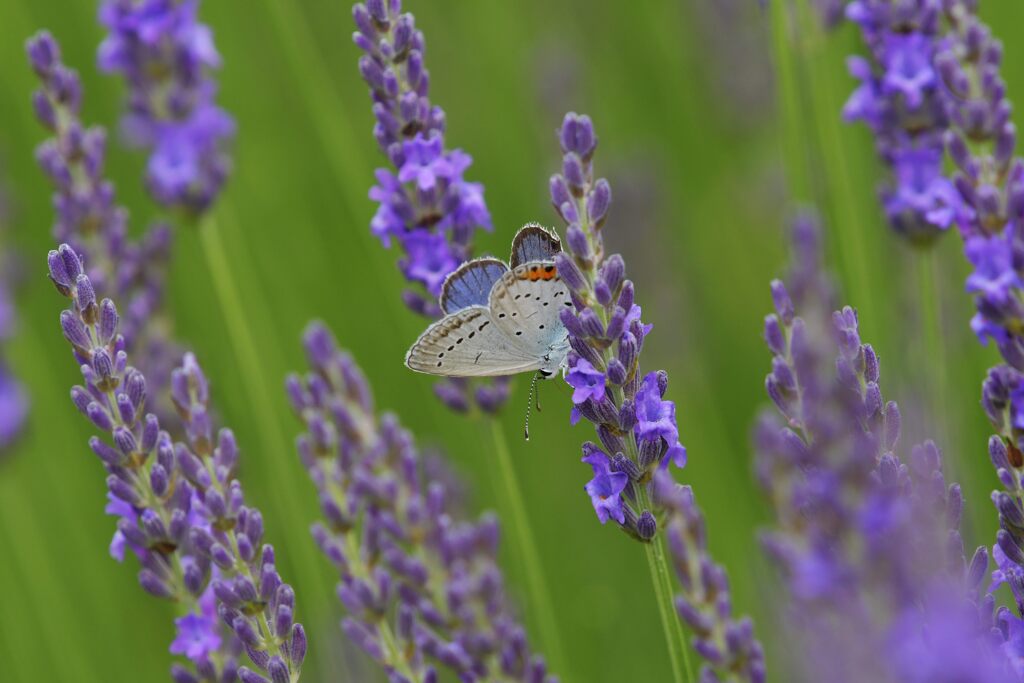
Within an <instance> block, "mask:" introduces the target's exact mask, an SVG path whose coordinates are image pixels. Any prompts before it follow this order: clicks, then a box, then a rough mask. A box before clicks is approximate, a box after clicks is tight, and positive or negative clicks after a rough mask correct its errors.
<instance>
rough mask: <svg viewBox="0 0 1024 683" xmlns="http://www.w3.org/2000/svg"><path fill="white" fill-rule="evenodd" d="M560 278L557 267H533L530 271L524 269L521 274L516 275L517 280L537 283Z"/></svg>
mask: <svg viewBox="0 0 1024 683" xmlns="http://www.w3.org/2000/svg"><path fill="white" fill-rule="evenodd" d="M556 277H558V269H557V268H555V266H544V267H543V268H541V267H540V266H533V267H532V268H530V269H529V270H526V269H524V270H523V271H522V272H520V273H516V279H519V280H529V281H530V282H536V281H537V280H554V279H555V278H556Z"/></svg>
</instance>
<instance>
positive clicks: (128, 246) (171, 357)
mask: <svg viewBox="0 0 1024 683" xmlns="http://www.w3.org/2000/svg"><path fill="white" fill-rule="evenodd" d="M26 48H27V52H28V56H29V61H30V63H31V65H32V68H33V70H34V71H35V73H36V75H37V76H38V77H39V80H40V81H41V86H40V87H39V88H38V89H37V90H36V91H35V92H34V93H33V95H32V104H33V106H34V109H35V112H36V118H37V119H38V120H39V122H40V123H41V124H42V125H43V127H44V128H46V129H47V130H48V131H49V132H50V133H52V134H53V137H52V138H50V139H48V140H46V141H44V142H43V143H42V144H40V145H39V147H38V148H37V149H36V158H37V160H38V162H39V165H40V167H41V168H42V169H43V172H44V173H45V174H46V175H47V176H48V177H49V178H50V181H51V182H52V183H53V186H54V194H53V204H54V207H55V209H56V221H55V222H54V226H53V235H54V238H55V240H56V241H57V242H58V243H61V242H67V243H68V244H70V245H71V246H72V247H73V248H74V250H75V252H76V253H78V254H81V255H82V258H83V261H84V262H85V264H86V273H87V275H88V276H89V280H90V282H91V283H92V284H93V287H94V288H95V290H96V296H97V300H101V299H103V298H104V297H114V298H116V299H117V300H118V301H121V302H123V305H124V307H123V310H122V312H123V313H124V316H123V318H122V320H121V332H122V335H123V336H124V339H125V344H126V350H128V351H129V352H130V353H132V355H133V356H134V357H135V358H136V361H137V362H138V364H139V367H140V369H141V370H142V371H143V372H144V373H145V374H146V376H147V377H148V378H149V383H150V386H151V388H153V390H154V392H153V393H154V398H155V403H156V405H154V406H153V407H154V409H155V412H156V413H157V415H158V416H159V417H161V418H162V419H163V420H164V422H167V423H170V421H171V417H170V416H171V414H172V412H173V411H172V409H171V407H170V405H169V402H168V401H167V400H166V392H165V391H164V389H165V388H166V386H167V381H168V380H169V378H170V372H171V369H172V368H173V366H174V363H176V362H177V358H178V357H180V354H181V351H180V349H179V348H178V345H177V344H176V343H175V342H174V341H172V340H170V339H168V338H167V332H166V330H167V328H169V327H171V324H170V321H169V319H168V318H167V316H166V314H165V313H164V312H163V308H164V289H165V280H166V266H167V261H168V258H169V255H170V244H171V233H170V229H169V228H168V226H166V225H164V224H161V223H158V224H155V225H152V226H151V227H150V228H149V229H148V230H147V232H146V233H145V235H144V236H143V237H142V238H141V239H140V240H133V239H131V238H130V237H129V236H128V214H127V211H125V209H124V208H122V207H120V206H118V205H117V203H116V198H115V194H114V186H113V184H112V183H111V182H110V181H108V180H107V179H105V178H104V176H103V173H104V162H105V155H106V132H105V131H104V130H103V128H101V127H98V126H96V127H92V128H86V127H85V126H84V125H83V123H82V121H81V119H80V117H79V108H80V106H81V101H82V86H81V82H80V81H79V78H78V74H77V73H75V72H74V71H73V70H71V69H69V68H67V67H66V66H64V64H63V63H61V56H60V47H59V46H58V44H57V42H56V41H55V40H54V38H53V36H51V35H50V34H49V33H47V32H42V33H39V34H37V35H36V36H34V37H33V38H32V39H30V40H29V41H28V43H27V46H26Z"/></svg>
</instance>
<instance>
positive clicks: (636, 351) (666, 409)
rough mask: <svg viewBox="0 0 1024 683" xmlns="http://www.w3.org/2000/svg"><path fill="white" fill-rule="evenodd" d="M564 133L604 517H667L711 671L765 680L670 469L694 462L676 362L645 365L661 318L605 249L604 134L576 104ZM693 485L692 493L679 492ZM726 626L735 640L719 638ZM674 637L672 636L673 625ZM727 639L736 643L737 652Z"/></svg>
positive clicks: (756, 649)
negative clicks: (670, 369) (648, 342)
mask: <svg viewBox="0 0 1024 683" xmlns="http://www.w3.org/2000/svg"><path fill="white" fill-rule="evenodd" d="M559 141H560V143H561V147H562V153H563V159H562V173H559V174H557V175H554V176H552V178H551V183H550V188H551V201H552V203H553V204H554V207H555V210H556V211H558V214H559V216H561V217H562V220H564V221H565V223H566V225H567V228H566V232H565V237H566V239H565V244H566V245H567V249H566V251H564V252H561V253H559V254H558V256H557V257H556V266H557V268H558V274H559V275H560V276H561V277H562V280H563V281H564V282H565V284H566V285H567V286H568V287H569V289H570V292H571V295H572V301H573V304H574V306H573V308H571V309H570V308H566V309H565V310H563V311H562V322H563V323H564V324H565V326H566V329H567V330H568V332H569V343H570V344H571V346H572V351H571V352H570V353H569V358H568V366H569V370H568V372H567V374H566V381H567V382H568V383H569V385H570V386H572V387H573V389H574V391H573V403H574V404H575V406H574V408H573V411H572V414H571V418H570V419H571V420H572V421H573V422H574V423H575V422H576V421H578V420H579V419H580V418H581V417H584V418H586V419H587V420H588V421H589V422H591V423H592V424H593V425H594V427H595V429H596V432H597V437H598V441H599V442H600V445H598V444H595V443H592V442H589V441H588V442H587V443H585V444H583V462H585V463H587V464H588V465H590V467H591V469H592V472H593V475H594V477H593V479H591V480H590V482H589V483H587V484H586V486H585V490H586V492H587V493H588V494H589V495H590V499H591V503H592V504H593V506H594V511H595V512H596V513H597V516H598V519H599V520H600V521H601V523H602V524H605V523H607V522H608V521H609V520H614V521H615V523H616V526H617V527H618V528H620V529H622V530H623V531H625V532H626V533H627V534H629V535H630V536H631V537H633V538H634V539H636V540H638V541H641V542H643V543H649V542H651V541H652V540H654V541H656V543H657V544H660V542H661V541H660V539H656V536H657V533H658V522H657V520H658V519H663V520H667V521H668V524H669V525H670V530H671V534H672V535H670V536H669V541H670V547H669V549H670V551H671V552H672V553H673V560H674V562H675V565H676V567H677V569H678V573H679V578H680V580H681V583H682V586H683V597H682V598H681V600H680V605H684V606H687V605H688V606H689V607H688V608H687V607H681V608H680V615H681V616H682V618H683V621H684V622H685V623H687V624H688V625H689V626H690V627H691V628H692V629H693V631H694V634H695V637H694V645H695V649H696V650H697V652H698V653H699V654H700V655H701V656H702V657H704V659H705V662H706V663H705V665H704V671H705V673H704V674H703V675H704V676H706V677H708V678H706V679H704V680H741V681H750V682H752V683H759V682H760V681H763V680H764V677H765V672H764V659H763V655H762V654H761V646H760V645H759V644H758V643H757V641H756V640H755V638H754V636H753V629H752V627H751V626H750V622H749V620H745V619H744V620H740V621H733V620H732V617H731V615H730V612H731V610H730V609H729V607H728V603H727V601H725V602H723V603H722V604H718V605H716V606H714V607H713V608H711V605H714V604H715V599H716V598H715V593H716V591H718V590H722V595H723V596H724V595H726V593H725V592H724V586H725V572H724V570H722V569H721V568H720V567H718V566H717V565H715V564H714V563H713V562H712V561H711V559H710V558H709V557H708V555H707V549H706V546H705V545H704V543H703V537H700V538H696V537H693V536H692V533H693V530H694V529H695V528H696V527H699V526H700V522H699V520H700V513H699V511H698V510H697V508H696V506H695V505H694V504H693V498H692V495H689V494H686V493H679V492H677V491H676V489H675V484H674V482H673V481H672V478H671V476H669V474H668V472H667V470H668V467H669V465H670V464H672V465H675V466H676V467H683V466H684V465H685V464H686V449H685V448H684V447H683V445H682V444H681V443H680V441H679V427H678V424H677V423H676V407H675V403H673V402H672V401H670V400H666V398H665V394H666V392H667V389H668V375H667V373H665V372H664V371H658V372H648V373H646V374H644V373H643V372H642V371H641V369H640V353H641V351H642V350H643V343H644V339H645V338H646V336H647V335H648V334H649V333H650V331H651V327H652V326H651V325H645V324H644V323H643V322H641V320H640V315H641V312H640V306H639V305H637V304H636V303H635V294H634V290H633V283H632V282H631V281H629V280H627V279H626V265H625V263H624V262H623V260H622V257H621V256H619V255H618V254H613V255H611V256H608V257H606V256H605V254H604V244H603V240H602V236H601V235H602V233H601V231H602V228H603V227H604V224H605V222H606V219H607V216H608V210H609V206H610V204H611V187H610V186H609V185H608V181H606V180H605V179H603V178H600V179H595V178H594V173H593V166H592V160H593V156H594V151H595V150H596V148H597V136H596V135H595V133H594V126H593V124H592V123H591V121H590V118H589V117H587V116H578V115H577V114H573V113H570V114H567V115H566V116H565V119H564V120H563V122H562V128H561V130H560V131H559ZM687 495H689V498H688V499H687V500H688V501H689V502H688V503H686V504H684V503H683V502H682V500H681V498H680V496H684V497H685V496H687ZM675 541H679V542H678V543H677V542H675ZM693 557H699V558H700V560H701V561H702V562H705V563H706V564H707V567H708V569H709V571H710V569H711V568H714V570H715V572H716V574H715V576H714V579H715V581H718V582H720V583H706V584H705V583H701V582H698V583H699V584H700V585H697V584H694V583H693V581H692V577H691V576H690V574H689V570H688V569H687V568H688V567H690V568H692V566H693V565H692V563H691V560H692V559H693ZM707 578H708V577H704V579H702V581H704V580H705V579H707ZM707 601H710V603H711V604H708V602H707ZM687 609H690V610H691V611H690V612H687V611H686V610H687ZM701 610H707V611H706V613H703V616H702V617H701V619H700V620H699V623H698V620H695V619H691V618H690V616H691V615H694V614H697V612H700V611H701ZM665 625H666V627H667V626H668V625H667V624H665ZM735 629H740V630H742V634H741V633H740V632H739V631H736V630H735ZM726 633H728V634H730V635H729V636H728V637H729V643H728V644H724V641H722V640H721V637H724V634H726ZM712 634H714V635H712ZM734 636H735V637H734ZM669 642H670V646H671V643H672V642H673V638H672V637H671V636H669ZM712 643H714V644H715V649H714V651H712V649H711V648H710V645H711V644H712ZM719 648H726V650H727V651H728V655H726V654H725V651H726V650H722V649H719Z"/></svg>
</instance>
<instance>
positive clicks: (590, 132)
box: [551, 114, 686, 541]
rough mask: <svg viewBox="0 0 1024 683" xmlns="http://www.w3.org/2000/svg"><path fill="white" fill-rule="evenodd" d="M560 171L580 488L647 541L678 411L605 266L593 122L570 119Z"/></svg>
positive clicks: (625, 291) (676, 446) (556, 197)
mask: <svg viewBox="0 0 1024 683" xmlns="http://www.w3.org/2000/svg"><path fill="white" fill-rule="evenodd" d="M560 140H561V144H562V151H563V153H564V155H565V157H564V161H563V173H561V174H559V175H555V176H553V177H552V179H551V199H552V202H553V203H554V205H555V208H556V210H557V211H558V212H559V215H560V216H561V217H562V219H563V220H564V221H565V222H566V224H567V225H568V228H567V230H566V240H565V242H566V244H567V247H568V249H567V250H566V251H564V252H562V253H560V254H558V256H557V267H558V273H559V275H560V276H561V277H562V279H563V281H564V282H565V283H566V285H567V286H568V287H569V288H570V290H571V292H572V297H573V303H574V304H575V306H574V308H573V309H566V310H564V311H562V321H563V322H564V323H565V326H566V328H567V329H568V331H569V342H570V344H571V345H572V351H571V352H570V353H569V358H568V372H567V373H566V381H567V382H568V383H569V385H570V386H571V387H572V388H573V396H572V400H573V403H574V405H575V407H574V408H573V413H572V420H573V422H576V421H577V420H579V418H580V417H585V418H586V419H587V420H588V421H590V422H592V423H593V424H594V426H595V427H596V429H597V436H598V439H599V441H600V446H598V445H597V444H593V443H589V442H588V443H587V444H585V445H584V447H583V461H584V462H585V463H587V464H589V465H590V466H591V468H592V470H593V473H594V479H593V480H591V482H590V484H588V485H587V490H588V492H589V493H590V494H591V499H592V502H593V503H594V509H595V511H597V512H598V517H599V518H600V519H601V521H602V523H604V522H606V521H607V520H609V519H614V520H615V521H616V522H618V525H619V527H620V528H622V529H623V530H624V531H626V532H627V533H628V534H630V535H631V536H633V537H634V538H636V539H637V540H640V541H648V540H650V538H651V537H652V535H653V534H649V533H648V530H646V529H645V530H643V533H641V529H640V528H639V527H638V526H637V521H638V520H639V519H640V517H641V516H642V515H643V514H644V513H645V512H646V513H651V512H653V511H652V510H650V509H649V505H648V504H649V502H650V495H649V488H650V486H649V485H650V480H651V476H652V474H653V472H654V471H655V470H656V469H665V468H666V467H668V465H669V464H670V463H672V464H675V465H676V466H677V467H682V466H684V465H685V464H686V449H685V448H684V447H683V446H682V444H680V443H679V428H678V426H677V425H676V417H675V404H674V403H673V402H672V401H667V400H665V398H664V396H665V392H666V389H667V387H668V376H667V375H666V374H665V373H664V372H649V373H647V374H646V375H645V374H643V373H642V372H641V371H640V352H641V351H642V350H643V343H644V338H645V337H646V336H647V334H648V333H649V332H650V330H651V325H645V324H643V323H642V322H641V320H640V306H638V305H637V304H636V303H635V302H634V292H633V283H632V282H630V281H629V280H627V279H625V263H623V260H622V257H621V256H619V255H618V254H615V255H613V256H610V257H608V258H605V256H604V246H603V244H602V239H601V228H602V227H603V225H604V223H605V219H606V217H607V213H608V208H609V204H610V203H611V188H610V187H609V185H608V182H607V181H606V180H604V179H603V178H602V179H600V180H595V179H594V177H593V171H592V168H591V159H592V157H593V154H594V150H595V148H596V147H597V138H596V136H595V135H594V128H593V125H592V124H591V122H590V119H589V118H588V117H586V116H577V115H576V114H568V115H566V117H565V121H564V122H563V124H562V129H561V132H560Z"/></svg>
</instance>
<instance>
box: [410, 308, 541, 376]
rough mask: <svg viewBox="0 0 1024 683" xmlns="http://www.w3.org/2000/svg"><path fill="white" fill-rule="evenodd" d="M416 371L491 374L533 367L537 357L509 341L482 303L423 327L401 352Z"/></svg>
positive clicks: (450, 374) (443, 373) (508, 372)
mask: <svg viewBox="0 0 1024 683" xmlns="http://www.w3.org/2000/svg"><path fill="white" fill-rule="evenodd" d="M405 364H406V365H407V366H408V367H409V368H410V369H411V370H415V371H416V372H423V373H426V374H429V375H441V376H443V377H494V376H500V375H512V374H515V373H517V372H528V371H532V370H537V369H538V368H539V367H540V365H541V359H540V358H539V357H535V356H531V355H530V354H529V353H527V352H526V351H525V349H523V348H519V346H518V345H516V344H512V343H511V341H510V340H509V339H508V338H507V337H506V336H505V335H504V333H503V332H502V331H501V329H500V328H499V327H498V326H497V325H495V324H493V321H492V319H491V314H490V312H489V311H488V310H487V307H485V306H469V307H467V308H463V309H461V310H459V311H456V312H455V313H452V314H450V315H446V316H445V317H443V318H441V319H440V320H438V321H437V322H435V323H433V324H432V325H431V326H430V327H428V328H427V330H426V332H424V333H423V334H422V335H420V338H419V339H417V340H416V343H415V344H413V345H412V348H411V349H409V352H408V353H407V354H406V355H405Z"/></svg>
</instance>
